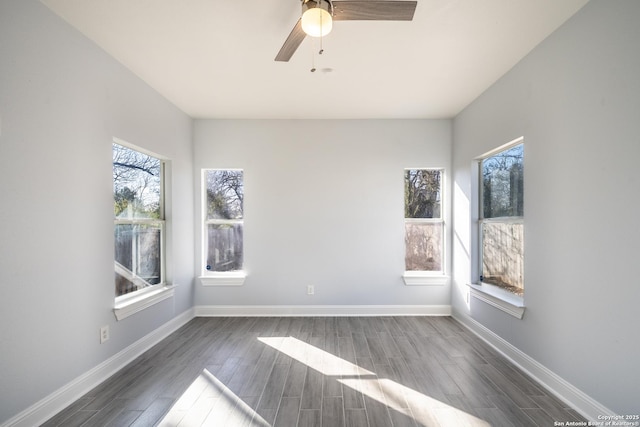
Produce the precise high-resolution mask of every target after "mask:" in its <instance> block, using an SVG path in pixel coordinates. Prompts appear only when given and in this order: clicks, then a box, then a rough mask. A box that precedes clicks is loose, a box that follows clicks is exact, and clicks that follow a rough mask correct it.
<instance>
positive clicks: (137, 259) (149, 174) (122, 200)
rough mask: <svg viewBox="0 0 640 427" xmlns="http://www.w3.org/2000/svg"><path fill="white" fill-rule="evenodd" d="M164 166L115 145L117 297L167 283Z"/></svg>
mask: <svg viewBox="0 0 640 427" xmlns="http://www.w3.org/2000/svg"><path fill="white" fill-rule="evenodd" d="M163 173H164V162H162V161H161V160H160V159H158V158H156V157H153V156H150V155H148V154H144V153H142V152H140V151H137V150H134V149H132V148H128V147H125V146H123V145H120V144H117V143H114V144H113V196H114V217H115V219H114V234H115V291H116V297H119V296H122V295H125V294H129V293H132V292H136V291H141V290H144V289H147V288H150V287H152V286H154V285H158V284H161V283H164V228H165V220H164V206H163V201H164V197H163Z"/></svg>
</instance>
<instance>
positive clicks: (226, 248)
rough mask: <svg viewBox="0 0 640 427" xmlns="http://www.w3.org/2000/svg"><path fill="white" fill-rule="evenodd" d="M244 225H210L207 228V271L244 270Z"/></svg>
mask: <svg viewBox="0 0 640 427" xmlns="http://www.w3.org/2000/svg"><path fill="white" fill-rule="evenodd" d="M242 231H243V229H242V224H209V225H208V226H207V242H208V248H207V267H206V268H207V270H208V271H234V270H241V269H242Z"/></svg>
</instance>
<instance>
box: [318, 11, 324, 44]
mask: <svg viewBox="0 0 640 427" xmlns="http://www.w3.org/2000/svg"><path fill="white" fill-rule="evenodd" d="M320 3H322V0H320V1H319V2H318V6H317V7H320ZM322 52H324V49H323V48H322V15H320V50H319V51H318V55H322Z"/></svg>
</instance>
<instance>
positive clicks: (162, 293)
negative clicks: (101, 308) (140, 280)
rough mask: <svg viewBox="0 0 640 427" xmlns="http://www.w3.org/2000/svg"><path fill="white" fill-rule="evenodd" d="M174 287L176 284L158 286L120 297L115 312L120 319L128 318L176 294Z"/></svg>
mask: <svg viewBox="0 0 640 427" xmlns="http://www.w3.org/2000/svg"><path fill="white" fill-rule="evenodd" d="M174 288H175V285H166V286H158V287H157V289H152V290H149V291H147V292H142V293H139V294H136V295H131V296H127V295H124V296H122V297H119V298H118V299H117V301H116V304H115V306H114V308H113V313H114V314H115V315H116V319H118V321H120V320H122V319H126V318H127V317H129V316H131V315H133V314H135V313H137V312H139V311H142V310H144V309H145V308H147V307H151V306H152V305H154V304H157V303H159V302H160V301H163V300H165V299H167V298H171V297H172V296H173V294H174Z"/></svg>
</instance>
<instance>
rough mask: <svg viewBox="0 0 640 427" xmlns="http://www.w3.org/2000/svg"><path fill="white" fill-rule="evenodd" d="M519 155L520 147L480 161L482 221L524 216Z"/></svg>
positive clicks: (521, 151) (521, 150)
mask: <svg viewBox="0 0 640 427" xmlns="http://www.w3.org/2000/svg"><path fill="white" fill-rule="evenodd" d="M523 154H524V145H523V144H520V145H517V146H515V147H513V148H510V149H508V150H505V151H502V152H500V153H498V154H496V155H494V156H491V157H488V158H486V159H484V160H483V161H482V204H483V210H482V213H483V217H484V218H497V217H505V216H523V215H524V191H523V190H524V185H523V184H524V173H523Z"/></svg>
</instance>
